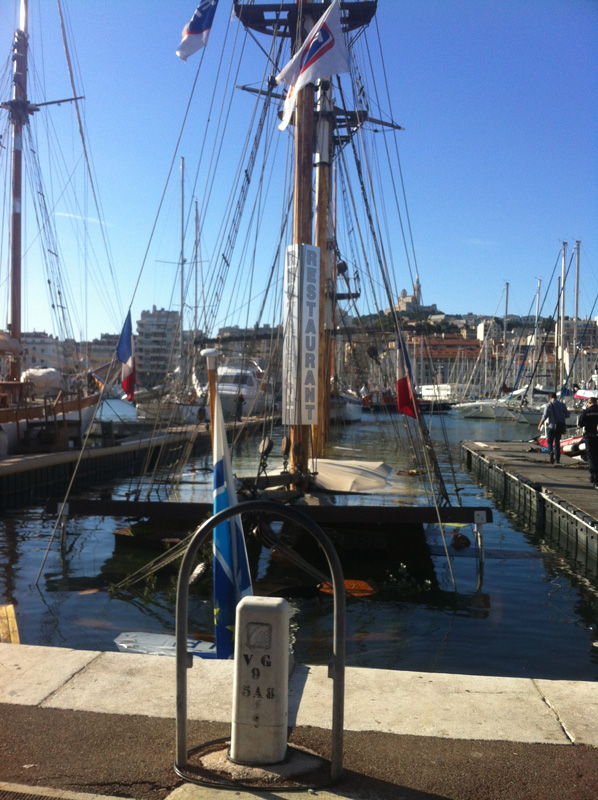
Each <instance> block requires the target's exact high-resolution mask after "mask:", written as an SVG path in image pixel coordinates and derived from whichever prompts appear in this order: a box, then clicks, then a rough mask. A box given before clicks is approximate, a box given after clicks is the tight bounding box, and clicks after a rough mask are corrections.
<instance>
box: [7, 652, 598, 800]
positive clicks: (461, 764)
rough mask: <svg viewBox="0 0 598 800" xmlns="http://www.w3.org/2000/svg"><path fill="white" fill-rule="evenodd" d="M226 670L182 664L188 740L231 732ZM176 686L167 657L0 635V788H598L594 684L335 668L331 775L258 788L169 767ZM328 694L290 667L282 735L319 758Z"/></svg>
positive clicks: (384, 794) (306, 793) (178, 795)
mask: <svg viewBox="0 0 598 800" xmlns="http://www.w3.org/2000/svg"><path fill="white" fill-rule="evenodd" d="M232 671H233V664H232V662H222V661H209V660H208V661H202V660H200V659H195V660H194V663H193V668H192V669H191V670H189V671H188V673H187V676H188V698H189V700H188V713H187V717H188V721H189V723H188V743H189V747H190V748H191V749H192V748H195V747H197V748H199V747H201V746H204V745H206V743H208V742H214V741H215V740H219V739H225V738H226V737H228V735H229V734H230V719H231V705H232ZM175 688H176V687H175V660H174V658H168V657H158V656H143V655H133V654H128V653H117V652H105V653H104V652H102V653H99V652H91V651H78V650H68V649H62V648H45V647H30V646H25V645H0V733H1V736H0V781H4V782H5V783H4V784H0V800H8V798H9V797H10V798H11V800H14V797H16V796H18V795H19V791H20V788H19V787H23V786H25V787H28V791H30V792H33V793H34V794H37V795H39V794H40V793H42V790H41V789H38V788H36V787H50V788H51V789H52V790H57V789H60V790H66V791H68V792H75V793H87V794H88V793H96V794H100V795H103V796H107V795H108V796H118V797H130V798H136V800H143V799H144V798H148V800H163V798H166V797H167V796H168V795H169V794H171V793H173V792H174V795H173V798H172V800H204V798H209V800H221V798H224V797H226V798H230V797H235V798H240V799H242V800H245V798H247V797H269V798H286V797H287V796H288V797H294V798H297V800H299V798H303V797H305V798H307V797H314V796H318V797H320V798H322V799H324V798H326V800H329V798H330V797H336V798H363V800H365V798H368V800H375V798H380V799H381V800H386V798H389V800H390V798H392V799H393V800H397V799H398V798H408V799H409V800H411V799H413V800H416V799H417V800H423V798H454V800H480V799H481V798H489V799H490V800H494V799H495V798H496V799H498V798H510V799H512V800H518V799H519V798H539V799H540V798H541V800H544V799H545V798H552V797H554V798H558V800H567V798H572V799H573V798H575V800H586V798H587V800H590V798H591V800H595V797H596V796H598V726H597V725H596V719H597V714H598V684H595V683H591V682H570V681H546V680H537V679H536V680H535V679H513V678H493V677H481V676H470V675H442V674H434V673H414V672H399V671H391V670H371V669H355V668H348V669H347V671H346V691H345V724H344V774H343V777H342V778H341V780H340V781H339V782H338V783H335V784H334V785H332V786H327V787H324V786H323V783H324V781H323V780H322V776H324V777H325V776H326V775H327V772H326V770H327V765H328V762H327V761H324V767H323V769H321V770H320V771H319V772H318V774H317V777H318V779H319V780H318V782H316V781H314V783H315V784H316V786H317V787H318V788H316V789H307V788H305V787H304V788H303V789H302V790H301V791H299V792H297V791H293V792H290V791H288V787H287V786H285V785H281V786H280V787H279V786H278V785H275V786H274V788H273V793H271V794H264V792H263V791H256V790H247V791H245V790H239V789H236V790H233V791H232V792H231V791H230V790H220V789H214V788H206V787H205V786H196V785H194V784H190V783H185V782H183V781H182V780H181V779H180V778H178V777H177V775H176V774H175V772H174V769H173V763H174V752H175V733H176V727H175V723H174V718H175ZM331 694H332V681H331V680H329V679H328V677H327V669H326V668H324V667H306V666H303V665H297V666H296V667H295V670H294V672H293V674H292V676H291V680H290V685H289V728H290V734H289V743H290V744H291V745H292V747H293V748H294V749H295V748H303V749H306V750H308V751H309V752H310V753H313V754H316V755H318V756H319V757H321V758H322V759H324V760H325V759H327V758H329V757H330V748H331V733H330V726H331ZM203 780H205V778H204V779H203ZM300 783H301V782H300ZM51 796H52V797H57V796H59V795H58V793H54V794H52V795H51Z"/></svg>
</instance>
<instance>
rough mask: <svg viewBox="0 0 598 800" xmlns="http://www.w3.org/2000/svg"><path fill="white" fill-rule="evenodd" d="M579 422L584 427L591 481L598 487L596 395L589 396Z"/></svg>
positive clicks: (597, 415)
mask: <svg viewBox="0 0 598 800" xmlns="http://www.w3.org/2000/svg"><path fill="white" fill-rule="evenodd" d="M577 424H578V425H579V427H580V428H583V440H584V442H585V446H586V455H587V457H588V466H589V468H590V483H593V484H594V486H595V488H596V489H598V400H597V399H596V398H595V397H588V404H587V406H586V407H585V408H584V410H583V411H582V412H581V414H580V415H579V417H578V418H577Z"/></svg>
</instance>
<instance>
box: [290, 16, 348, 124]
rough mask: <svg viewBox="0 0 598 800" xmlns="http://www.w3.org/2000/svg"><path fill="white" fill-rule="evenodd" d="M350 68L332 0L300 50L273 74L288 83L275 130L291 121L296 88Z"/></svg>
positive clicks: (298, 88) (339, 21)
mask: <svg viewBox="0 0 598 800" xmlns="http://www.w3.org/2000/svg"><path fill="white" fill-rule="evenodd" d="M350 69H351V65H350V62H349V51H348V49H347V45H346V43H345V36H344V34H343V29H342V26H341V11H340V5H339V2H338V0H334V3H333V4H332V5H331V6H330V8H329V9H328V11H326V13H325V14H323V15H322V16H321V17H320V19H319V20H318V21H317V22H316V24H315V25H314V27H313V28H312V29H311V31H310V32H309V33H308V35H307V37H306V39H305V41H304V42H303V44H302V46H301V49H300V50H298V51H297V52H296V53H295V55H294V56H293V58H292V59H291V60H290V61H289V63H288V64H287V65H286V67H283V69H282V70H281V71H280V72H279V73H278V75H277V76H276V82H277V83H286V84H288V86H289V88H288V89H287V96H286V100H285V103H284V111H283V114H282V122H281V123H280V125H279V126H278V128H279V130H281V131H283V130H284V129H285V128H286V127H287V125H288V124H289V122H290V121H291V117H292V116H293V111H294V109H295V103H296V101H297V92H298V91H300V90H301V89H303V87H304V86H307V84H308V83H315V82H316V81H317V80H318V78H326V77H327V76H329V75H338V74H339V73H340V72H349V71H350Z"/></svg>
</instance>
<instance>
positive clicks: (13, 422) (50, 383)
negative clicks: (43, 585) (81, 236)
mask: <svg viewBox="0 0 598 800" xmlns="http://www.w3.org/2000/svg"><path fill="white" fill-rule="evenodd" d="M59 5H60V4H59ZM65 41H66V40H65ZM28 61H29V36H28V2H27V0H21V5H20V20H19V27H18V28H17V30H16V31H15V35H14V42H13V47H12V59H10V60H9V61H8V62H7V63H9V64H10V63H12V76H11V84H12V97H11V98H10V99H8V98H7V99H2V98H0V100H1V102H0V108H1V109H2V110H3V111H5V112H7V113H6V115H5V117H6V122H7V123H8V125H9V126H10V130H11V136H10V140H11V144H10V147H5V146H3V147H2V148H1V149H0V154H1V156H2V157H3V158H10V169H7V170H4V174H7V175H8V174H9V175H10V176H11V181H10V252H9V254H8V262H9V266H8V270H7V275H9V282H10V302H9V308H8V310H7V314H6V317H7V319H8V325H7V328H8V329H7V330H6V331H0V364H1V366H0V371H1V380H0V427H1V429H2V437H3V440H4V442H3V450H4V451H5V453H8V454H12V453H31V452H47V451H54V450H66V449H69V448H71V447H78V446H80V445H81V437H82V435H83V434H84V432H85V431H86V429H87V427H88V425H89V423H90V422H91V419H92V417H93V415H94V412H95V410H96V407H97V404H98V402H99V400H100V397H101V392H100V391H99V390H98V384H97V383H96V381H95V379H94V378H93V374H92V372H91V371H90V370H88V369H82V368H81V364H80V363H75V364H72V365H71V366H70V368H69V367H67V366H66V364H60V365H58V366H57V367H56V368H47V369H43V370H39V369H38V370H35V369H29V370H24V351H23V331H22V306H23V289H24V288H25V287H23V285H22V284H23V278H22V275H23V271H22V262H23V257H24V253H25V252H26V250H27V248H28V247H29V242H28V241H26V240H25V237H24V231H25V220H24V215H25V210H26V208H27V206H28V202H27V196H26V192H25V182H24V180H23V176H24V169H25V164H24V160H25V159H26V158H30V159H31V161H32V163H31V164H30V168H29V177H30V178H32V179H33V180H36V179H39V181H40V183H39V184H38V185H37V186H36V191H35V192H32V193H31V195H32V196H31V201H32V202H37V203H38V206H36V218H37V222H38V228H37V229H36V230H35V234H34V235H33V237H32V239H35V238H36V237H39V239H40V241H41V242H42V243H43V249H42V255H41V258H42V259H47V261H46V262H45V268H46V270H47V271H46V275H47V284H48V286H49V288H50V295H51V296H52V307H53V309H54V311H55V312H56V314H57V315H58V317H60V319H61V321H62V324H61V332H62V334H63V336H64V338H70V339H71V340H72V341H73V340H74V337H73V336H72V334H71V335H70V336H69V332H68V331H66V330H65V326H64V320H65V318H66V315H65V314H64V307H63V303H64V301H65V300H64V298H65V291H64V286H63V284H62V282H61V281H62V280H63V278H61V277H60V263H59V262H60V258H59V250H58V247H57V246H56V240H55V227H54V222H53V216H54V209H52V210H50V209H51V204H50V202H49V198H46V189H45V188H44V187H43V186H42V185H41V169H40V167H39V164H38V163H37V161H38V156H37V144H36V139H35V134H34V133H33V131H32V123H31V118H32V117H33V115H34V114H36V113H40V114H41V113H48V110H47V109H46V108H45V107H46V106H53V105H57V104H61V103H75V104H77V103H78V101H79V100H81V98H80V97H70V98H66V99H62V100H50V101H47V102H33V101H32V100H30V99H29V96H28V77H29V63H28ZM2 85H6V82H3V84H2ZM43 107H44V108H43ZM42 108H43V110H42ZM0 138H1V137H0ZM31 228H33V226H31ZM36 290H38V287H36Z"/></svg>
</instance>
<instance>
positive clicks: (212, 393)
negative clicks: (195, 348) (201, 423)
mask: <svg viewBox="0 0 598 800" xmlns="http://www.w3.org/2000/svg"><path fill="white" fill-rule="evenodd" d="M200 355H201V356H203V357H204V358H205V359H206V361H207V363H208V401H209V405H210V436H211V439H212V447H213V446H214V407H215V405H216V392H217V391H218V389H217V386H216V362H217V361H218V357H219V356H220V350H216V349H215V348H212V347H208V348H206V349H205V350H202V351H201V353H200Z"/></svg>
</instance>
